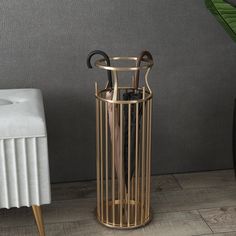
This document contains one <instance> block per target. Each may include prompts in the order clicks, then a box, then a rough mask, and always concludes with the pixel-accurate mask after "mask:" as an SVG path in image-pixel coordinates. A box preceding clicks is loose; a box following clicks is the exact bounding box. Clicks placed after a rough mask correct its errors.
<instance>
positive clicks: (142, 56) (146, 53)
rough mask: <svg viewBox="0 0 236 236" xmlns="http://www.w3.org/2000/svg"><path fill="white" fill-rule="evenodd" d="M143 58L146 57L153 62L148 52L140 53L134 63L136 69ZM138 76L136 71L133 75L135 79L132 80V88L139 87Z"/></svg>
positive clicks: (138, 72)
mask: <svg viewBox="0 0 236 236" xmlns="http://www.w3.org/2000/svg"><path fill="white" fill-rule="evenodd" d="M144 57H147V58H148V59H149V60H151V61H153V57H152V54H151V53H150V52H149V51H142V52H141V54H140V55H139V57H138V59H137V62H136V67H140V65H141V62H142V60H143V58H144ZM139 74H140V71H139V70H137V71H136V73H135V78H134V88H135V89H137V88H138V85H139Z"/></svg>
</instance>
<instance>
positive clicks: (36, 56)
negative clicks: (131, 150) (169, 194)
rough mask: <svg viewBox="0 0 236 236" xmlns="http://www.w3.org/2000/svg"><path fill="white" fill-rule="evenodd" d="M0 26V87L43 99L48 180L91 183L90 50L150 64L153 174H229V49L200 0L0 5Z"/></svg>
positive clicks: (6, 0) (234, 79)
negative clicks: (32, 90) (142, 58)
mask: <svg viewBox="0 0 236 236" xmlns="http://www.w3.org/2000/svg"><path fill="white" fill-rule="evenodd" d="M0 27H1V30H0V87H1V88H22V87H36V88H40V89H41V90H42V91H43V95H44V102H45V109H46V116H47V126H48V135H49V149H50V166H51V177H52V181H53V182H61V181H74V180H82V179H91V178H94V177H95V99H94V81H95V79H96V78H104V79H106V73H105V72H103V71H102V72H98V70H96V69H94V70H88V69H87V68H86V64H85V60H86V56H87V53H88V52H89V51H91V50H94V49H101V50H105V51H106V52H107V53H108V54H109V55H111V56H115V55H123V56H128V55H134V56H136V55H138V54H139V52H140V51H141V50H142V49H148V50H150V51H151V52H152V54H153V56H154V58H155V66H154V68H153V70H152V72H151V74H150V84H151V86H152V88H153V92H154V116H153V124H154V127H153V162H152V163H153V174H161V173H172V172H186V171H201V170H214V169H223V168H231V167H232V156H231V127H232V111H233V99H234V97H235V96H236V70H235V66H236V63H235V61H236V44H235V43H234V42H233V41H232V40H231V39H230V38H229V36H228V35H227V34H226V33H225V31H224V30H223V28H222V27H221V26H220V25H219V24H218V22H217V21H216V20H215V18H214V17H213V16H212V15H211V14H210V13H209V12H208V11H207V9H206V7H205V5H204V1H203V0H181V1H175V0H156V1H154V0H152V1H151V0H149V1H143V0H136V1H134V0H126V1H117V0H116V1H115V0H97V1H96V0H61V1H59V0H50V1H47V0H2V1H1V2H0ZM99 81H100V82H101V81H102V79H99Z"/></svg>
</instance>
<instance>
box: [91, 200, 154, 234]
mask: <svg viewBox="0 0 236 236" xmlns="http://www.w3.org/2000/svg"><path fill="white" fill-rule="evenodd" d="M122 206H123V207H124V211H123V213H122V215H123V216H122V219H123V220H122V222H121V221H120V214H119V213H120V210H118V209H120V201H119V200H116V201H115V222H113V218H112V207H113V206H112V201H109V205H108V208H109V210H108V211H109V214H108V218H107V217H106V206H105V205H104V210H103V217H99V215H98V214H97V213H95V214H96V218H97V220H98V222H99V223H100V224H102V225H103V226H106V227H108V228H112V229H124V230H125V229H127V230H128V229H136V228H140V227H143V226H146V225H147V224H148V223H150V221H151V220H152V213H151V211H150V213H149V215H148V216H147V217H146V218H144V217H143V219H142V220H141V215H140V207H138V209H139V212H138V215H137V221H136V223H135V213H134V208H135V201H131V202H130V208H131V210H130V224H129V225H128V223H127V211H125V208H126V207H127V204H124V203H122ZM132 209H133V210H132ZM126 210H127V209H126ZM95 212H97V209H95Z"/></svg>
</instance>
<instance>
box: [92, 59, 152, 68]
mask: <svg viewBox="0 0 236 236" xmlns="http://www.w3.org/2000/svg"><path fill="white" fill-rule="evenodd" d="M109 59H110V61H137V60H138V57H110V58H109ZM142 61H144V62H145V64H144V65H142V66H131V67H128V66H127V67H116V66H107V65H106V64H105V59H99V60H97V61H96V62H95V66H96V67H98V68H101V69H104V70H112V71H138V70H147V69H149V68H151V67H152V66H153V61H152V60H150V59H148V58H143V59H142Z"/></svg>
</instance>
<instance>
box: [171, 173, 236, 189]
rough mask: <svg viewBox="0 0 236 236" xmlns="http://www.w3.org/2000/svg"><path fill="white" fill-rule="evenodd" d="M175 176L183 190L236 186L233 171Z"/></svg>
mask: <svg viewBox="0 0 236 236" xmlns="http://www.w3.org/2000/svg"><path fill="white" fill-rule="evenodd" d="M174 176H175V178H176V179H177V180H178V182H179V184H180V185H181V186H182V188H183V189H186V188H202V187H217V186H230V185H232V186H235V185H236V180H235V177H234V171H233V170H220V171H208V172H196V173H186V174H175V175H174Z"/></svg>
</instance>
